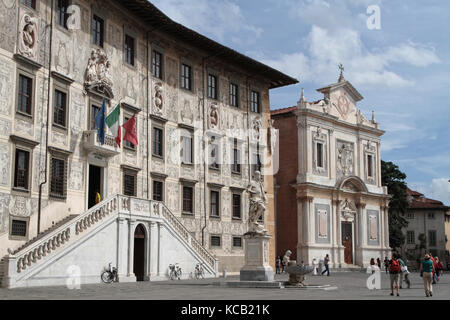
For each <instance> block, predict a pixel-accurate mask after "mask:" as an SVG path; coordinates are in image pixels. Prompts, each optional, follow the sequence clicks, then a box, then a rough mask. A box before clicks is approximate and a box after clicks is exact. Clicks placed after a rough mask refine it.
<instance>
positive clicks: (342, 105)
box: [333, 92, 351, 120]
mask: <svg viewBox="0 0 450 320" xmlns="http://www.w3.org/2000/svg"><path fill="white" fill-rule="evenodd" d="M336 102H337V103H333V105H334V106H335V108H336V109H337V110H338V111H339V113H340V114H341V116H342V118H343V119H344V120H345V119H347V116H348V114H349V113H350V110H351V108H350V102H349V100H348V98H347V95H346V94H345V92H344V94H342V95H340V96H339V97H338V98H337V101H336Z"/></svg>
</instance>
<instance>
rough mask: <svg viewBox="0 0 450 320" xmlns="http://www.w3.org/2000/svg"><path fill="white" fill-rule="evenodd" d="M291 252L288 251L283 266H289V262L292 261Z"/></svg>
mask: <svg viewBox="0 0 450 320" xmlns="http://www.w3.org/2000/svg"><path fill="white" fill-rule="evenodd" d="M291 254H292V251H291V250H287V251H286V253H285V254H284V256H283V266H287V265H289V261H290V260H291Z"/></svg>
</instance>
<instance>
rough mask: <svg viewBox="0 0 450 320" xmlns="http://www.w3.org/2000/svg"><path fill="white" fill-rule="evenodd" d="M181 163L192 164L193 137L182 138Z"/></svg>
mask: <svg viewBox="0 0 450 320" xmlns="http://www.w3.org/2000/svg"><path fill="white" fill-rule="evenodd" d="M181 163H184V164H192V136H182V137H181Z"/></svg>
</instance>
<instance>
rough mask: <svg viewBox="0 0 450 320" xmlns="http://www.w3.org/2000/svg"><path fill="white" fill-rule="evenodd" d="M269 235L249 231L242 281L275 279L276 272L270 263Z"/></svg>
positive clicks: (246, 239)
mask: <svg viewBox="0 0 450 320" xmlns="http://www.w3.org/2000/svg"><path fill="white" fill-rule="evenodd" d="M270 238H271V236H269V235H259V234H255V233H247V234H245V235H244V241H245V265H244V267H243V268H242V269H241V272H240V281H273V279H274V272H273V269H272V267H271V266H270V265H269V240H270Z"/></svg>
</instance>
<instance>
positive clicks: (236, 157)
mask: <svg viewBox="0 0 450 320" xmlns="http://www.w3.org/2000/svg"><path fill="white" fill-rule="evenodd" d="M232 156H233V159H232V162H231V172H232V173H237V174H240V173H241V150H239V146H238V143H237V139H234V142H233V153H232Z"/></svg>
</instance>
